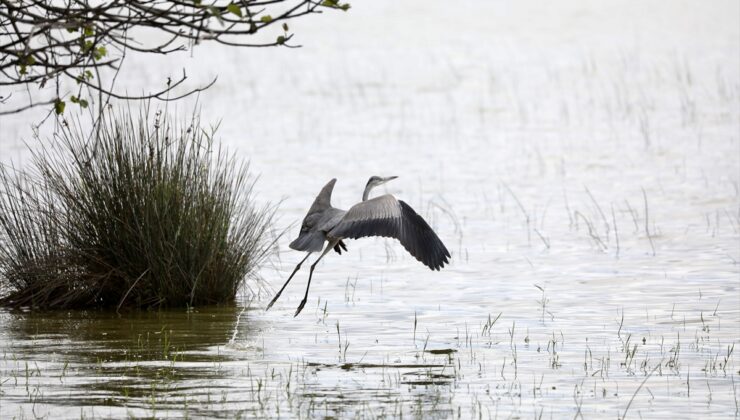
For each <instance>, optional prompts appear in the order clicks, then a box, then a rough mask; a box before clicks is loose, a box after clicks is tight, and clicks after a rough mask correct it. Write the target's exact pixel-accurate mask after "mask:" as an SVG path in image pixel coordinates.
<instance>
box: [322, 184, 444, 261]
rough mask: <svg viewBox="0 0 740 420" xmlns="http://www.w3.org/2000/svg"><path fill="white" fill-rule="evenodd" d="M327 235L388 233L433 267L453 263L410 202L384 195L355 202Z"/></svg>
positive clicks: (354, 235)
mask: <svg viewBox="0 0 740 420" xmlns="http://www.w3.org/2000/svg"><path fill="white" fill-rule="evenodd" d="M327 236H329V237H332V238H340V239H341V238H352V239H357V238H362V237H366V236H384V237H389V238H396V239H398V240H399V241H401V244H402V245H403V247H404V248H406V250H407V251H408V252H409V253H410V254H411V255H413V256H414V257H416V259H417V260H419V261H421V262H422V263H423V264H424V265H426V266H427V267H429V268H431V269H432V270H439V269H440V268H442V267H443V266H444V265H445V264H446V263H449V260H448V258H450V252H449V251H447V248H445V246H444V244H443V243H442V241H441V240H440V239H439V237H438V236H437V234H436V233H434V231H433V230H432V228H431V227H429V225H428V224H427V222H425V221H424V219H423V218H422V217H421V216H419V215H418V214H416V212H415V211H414V209H412V208H411V207H410V206H409V205H408V204H406V203H404V202H403V201H400V200H396V199H395V197H393V196H392V195H383V196H380V197H376V198H373V199H370V200H367V201H363V202H361V203H358V204H355V205H354V206H352V208H351V209H349V211H348V212H347V214H345V215H344V217H343V218H342V220H341V221H340V222H339V223H338V224H337V225H336V226H335V227H334V228H333V229H331V230H330V231H329V232H328V234H327Z"/></svg>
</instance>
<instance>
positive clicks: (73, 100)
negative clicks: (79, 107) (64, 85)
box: [69, 95, 80, 104]
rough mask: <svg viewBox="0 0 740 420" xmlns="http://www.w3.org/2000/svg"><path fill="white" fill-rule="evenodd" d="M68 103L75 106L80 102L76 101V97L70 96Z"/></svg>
mask: <svg viewBox="0 0 740 420" xmlns="http://www.w3.org/2000/svg"><path fill="white" fill-rule="evenodd" d="M69 101H70V102H72V103H73V104H76V103H78V102H80V100H79V99H77V97H76V96H74V95H72V96H71V97H70V98H69Z"/></svg>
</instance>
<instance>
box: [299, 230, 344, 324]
mask: <svg viewBox="0 0 740 420" xmlns="http://www.w3.org/2000/svg"><path fill="white" fill-rule="evenodd" d="M338 242H339V239H336V240H332V241H329V243H328V244H327V245H326V248H324V252H322V253H321V255H320V256H319V258H317V259H316V261H314V262H313V264H311V270H309V272H308V284H307V285H306V294H305V295H304V296H303V300H302V301H301V304H300V305H298V309H296V311H295V315H293V316H294V317H296V316H298V314H299V313H301V311H302V310H303V306H305V305H306V300H308V288H309V287H311V277H312V276H313V269H314V268H316V264H318V263H319V261H321V259H322V258H324V255H326V253H327V252H329V251H331V250H332V248H334V247H335V246H336V245H337V243H338Z"/></svg>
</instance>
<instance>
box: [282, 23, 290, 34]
mask: <svg viewBox="0 0 740 420" xmlns="http://www.w3.org/2000/svg"><path fill="white" fill-rule="evenodd" d="M283 30H284V31H285V32H288V30H289V29H288V24H287V23H283Z"/></svg>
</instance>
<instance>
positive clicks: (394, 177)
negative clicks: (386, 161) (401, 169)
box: [383, 175, 398, 184]
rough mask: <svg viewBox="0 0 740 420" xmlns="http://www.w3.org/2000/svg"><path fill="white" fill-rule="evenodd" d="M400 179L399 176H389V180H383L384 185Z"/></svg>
mask: <svg viewBox="0 0 740 420" xmlns="http://www.w3.org/2000/svg"><path fill="white" fill-rule="evenodd" d="M396 178H398V177H397V176H395V175H394V176H389V177H387V178H383V184H385V183H386V182H388V181H393V180H394V179H396Z"/></svg>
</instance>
